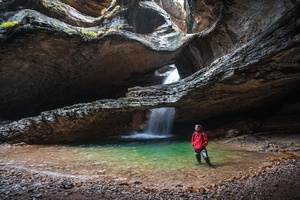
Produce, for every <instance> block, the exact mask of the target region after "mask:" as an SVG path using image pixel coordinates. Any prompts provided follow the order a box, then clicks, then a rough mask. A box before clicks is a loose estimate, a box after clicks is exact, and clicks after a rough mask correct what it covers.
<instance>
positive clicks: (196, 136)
mask: <svg viewBox="0 0 300 200" xmlns="http://www.w3.org/2000/svg"><path fill="white" fill-rule="evenodd" d="M192 145H193V147H194V150H198V149H200V150H202V149H205V147H206V146H207V145H208V138H207V135H206V133H204V132H201V133H198V132H197V131H195V132H194V133H193V136H192Z"/></svg>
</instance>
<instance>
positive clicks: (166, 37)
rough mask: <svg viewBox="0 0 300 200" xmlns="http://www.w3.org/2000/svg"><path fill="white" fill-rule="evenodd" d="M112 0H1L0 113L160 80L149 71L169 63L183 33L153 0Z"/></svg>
mask: <svg viewBox="0 0 300 200" xmlns="http://www.w3.org/2000/svg"><path fill="white" fill-rule="evenodd" d="M82 2H85V1H82ZM68 3H69V4H68ZM110 3H112V2H111V1H87V2H86V4H84V6H83V5H82V4H83V3H80V2H78V1H47V0H45V1H44V0H33V1H17V0H14V1H3V3H2V4H1V13H2V14H1V15H0V21H1V22H4V24H3V26H1V29H0V42H1V47H0V48H1V51H0V52H1V53H0V69H1V74H0V81H1V94H0V99H1V104H0V110H1V116H0V118H4V119H17V118H20V117H26V116H32V115H36V114H39V113H40V112H41V111H45V110H49V109H53V108H59V107H62V106H65V105H72V104H74V103H79V102H90V101H93V100H96V99H101V98H118V97H120V96H124V94H125V92H126V91H127V88H128V87H133V86H136V85H140V86H146V85H151V84H159V83H161V80H162V78H161V77H155V76H154V75H153V74H154V71H155V70H156V69H158V68H159V67H162V66H164V65H166V64H170V63H173V62H174V60H175V57H176V55H177V54H178V52H179V49H178V47H179V45H180V43H181V38H182V36H181V33H180V32H177V31H175V29H174V27H173V26H172V24H171V22H170V20H169V17H168V14H167V12H165V11H164V10H163V9H161V8H160V7H159V6H158V5H157V4H156V3H154V2H152V1H144V2H138V1H134V2H131V1H128V2H126V1H117V2H115V3H112V5H111V6H110ZM105 6H107V7H105ZM90 7H93V9H91V8H90ZM75 8H77V9H79V10H76V9H75ZM104 8H105V9H106V11H105V12H104V11H103V12H104V13H103V14H102V15H101V10H103V9H104ZM96 11H97V12H98V15H97V16H96V14H97V12H96ZM13 22H17V24H15V26H13V27H8V28H6V27H5V23H7V24H9V23H13ZM169 41H171V42H172V41H174V42H173V43H174V44H173V45H172V44H171V42H169Z"/></svg>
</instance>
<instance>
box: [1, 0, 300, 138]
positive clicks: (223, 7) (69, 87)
mask: <svg viewBox="0 0 300 200" xmlns="http://www.w3.org/2000/svg"><path fill="white" fill-rule="evenodd" d="M76 2H77V1H76ZM97 2H98V3H99V2H100V3H99V4H97V5H98V6H99V10H100V9H101V10H102V12H103V15H101V16H100V17H97V16H96V15H97V12H96V11H95V10H90V9H89V6H87V7H81V8H79V7H80V3H70V2H68V1H56V3H59V4H58V5H60V6H57V5H56V6H53V2H52V1H51V2H50V1H31V3H29V1H28V2H27V3H23V1H17V0H15V1H3V4H2V10H1V11H4V10H5V12H3V14H1V15H0V17H1V21H9V22H13V21H16V20H17V21H18V24H17V25H14V27H13V28H9V29H7V28H6V29H5V28H3V26H2V28H1V29H0V38H1V51H0V69H1V71H0V77H1V78H0V81H1V84H0V85H1V91H3V92H1V94H0V95H1V96H0V101H1V104H0V106H1V108H0V110H1V115H2V116H1V117H2V118H7V119H9V117H11V118H19V117H20V116H32V115H33V114H36V113H39V112H41V111H44V112H41V113H40V114H39V115H38V116H36V117H27V118H23V119H20V120H16V121H14V122H11V123H4V122H3V123H2V125H1V126H0V141H9V142H21V141H24V142H27V143H58V142H69V141H74V140H79V139H85V138H101V137H107V136H111V135H118V134H124V133H125V134H126V133H128V134H129V133H130V132H132V131H134V130H139V129H141V124H143V123H144V122H145V120H146V119H147V113H148V111H149V109H152V108H156V107H164V106H172V107H175V109H176V118H175V130H178V132H182V131H184V127H190V125H191V124H194V123H202V124H203V125H204V127H205V128H206V129H208V132H209V133H210V135H212V136H213V135H215V136H225V135H228V133H229V132H230V130H234V133H235V135H237V134H243V133H253V132H263V131H271V132H278V131H279V132H281V133H284V132H293V131H297V130H299V128H300V123H299V121H300V115H299V112H300V106H299V105H300V103H299V102H300V95H299V82H300V66H299V65H300V55H299V52H300V51H299V50H300V34H299V33H300V31H299V30H300V23H299V22H300V13H299V10H300V2H298V1H276V2H273V1H272V2H271V1H268V0H264V1H260V2H255V3H253V2H249V1H245V0H236V1H206V0H197V1H188V2H189V4H188V5H189V12H186V11H188V10H187V7H186V8H185V10H184V9H183V11H182V13H181V12H179V10H178V8H175V7H174V8H173V9H171V8H169V7H171V6H170V5H172V3H174V2H175V1H171V0H170V1H164V3H163V4H162V3H161V1H116V2H115V3H113V4H112V5H111V6H109V7H108V8H106V6H107V5H108V4H109V3H111V2H108V1H105V4H104V3H103V2H104V1H103V2H102V1H92V0H91V1H87V4H86V5H93V4H95V3H97ZM101 2H102V3H101ZM176 2H177V1H176ZM66 5H69V6H66ZM16 8H18V9H16ZM54 8H55V9H54ZM58 8H59V9H58ZM94 8H96V6H94ZM167 8H168V9H167ZM7 10H9V12H8V11H7ZM78 10H80V12H79V11H78ZM74 12H77V14H74ZM145 13H146V16H145V15H144V14H145ZM83 15H84V17H83ZM87 15H88V16H87ZM183 15H186V16H185V17H184V16H183ZM78 16H81V17H78ZM147 16H150V17H149V18H148V17H147ZM76 17H77V18H76ZM175 18H176V19H177V20H174V19H175ZM185 21H186V24H185V23H184V22H185ZM189 23H192V24H193V26H192V27H191V26H189V25H190V24H189ZM185 31H187V32H190V33H193V34H184V32H185ZM95 34H96V35H95ZM167 64H175V65H176V67H177V69H178V71H179V73H180V76H181V78H182V79H181V80H180V81H179V82H176V83H173V84H168V85H157V83H158V82H160V81H161V78H160V77H155V76H154V75H153V74H154V71H155V70H157V69H159V68H160V67H162V66H164V65H167ZM151 85H152V86H151ZM128 88H129V89H128ZM127 89H128V91H127ZM125 93H126V96H125ZM101 98H102V99H103V100H101ZM104 98H115V99H104ZM97 99H98V100H97ZM99 99H100V100H99ZM79 102H83V103H79ZM65 105H70V106H65ZM50 108H55V109H53V110H49V109H50ZM47 110H49V111H47ZM116 125H118V126H116ZM120 126H122V133H120V132H119V127H120ZM191 127H193V125H192V126H191ZM189 131H191V130H189ZM175 132H176V131H175Z"/></svg>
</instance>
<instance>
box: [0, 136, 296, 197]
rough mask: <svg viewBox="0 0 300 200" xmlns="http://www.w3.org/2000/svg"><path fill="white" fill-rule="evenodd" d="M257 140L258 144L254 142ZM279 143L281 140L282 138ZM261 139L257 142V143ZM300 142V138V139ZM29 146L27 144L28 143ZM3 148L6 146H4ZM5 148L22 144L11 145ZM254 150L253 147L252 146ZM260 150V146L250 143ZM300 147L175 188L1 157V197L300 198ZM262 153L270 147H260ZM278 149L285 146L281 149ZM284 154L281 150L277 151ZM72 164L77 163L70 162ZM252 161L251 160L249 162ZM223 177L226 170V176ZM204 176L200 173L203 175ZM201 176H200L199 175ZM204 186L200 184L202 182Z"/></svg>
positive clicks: (240, 141) (235, 141)
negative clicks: (51, 170) (38, 167)
mask: <svg viewBox="0 0 300 200" xmlns="http://www.w3.org/2000/svg"><path fill="white" fill-rule="evenodd" d="M262 138H264V141H263V142H260V143H259V144H263V143H274V142H278V141H277V139H278V138H276V137H274V138H273V137H265V136H263V135H256V136H255V137H253V136H244V138H240V137H237V138H236V137H233V138H224V139H219V142H221V143H229V144H230V145H238V146H239V145H243V147H245V148H246V149H248V147H250V146H252V145H253V144H254V143H255V142H254V141H262ZM253 142H254V143H253ZM285 142H295V143H296V142H299V136H295V135H290V136H285V138H284V139H283V141H282V142H281V143H285ZM279 143H280V142H279ZM255 144H257V143H255ZM297 144H299V143H297ZM23 145H24V144H23ZM1 148H3V146H2V147H1ZM6 148H19V147H14V146H11V145H8V146H7V147H6ZM248 150H249V149H248ZM251 150H253V151H257V150H258V148H251ZM299 150H300V147H299V146H297V148H295V146H290V145H287V146H285V149H284V153H283V154H282V153H280V155H281V156H279V157H277V156H276V157H270V158H268V159H267V160H265V162H262V163H260V165H259V166H257V168H254V169H252V171H251V172H249V173H245V174H238V173H236V175H235V176H233V177H231V178H228V179H226V180H221V179H220V180H216V181H215V182H212V183H209V184H207V185H202V186H199V183H198V184H197V185H198V186H194V185H193V183H192V182H191V183H190V185H189V184H187V185H185V184H180V183H179V184H177V185H176V186H175V187H166V186H163V185H162V186H155V187H154V186H153V185H152V183H150V182H149V183H141V182H140V181H129V182H126V181H122V180H121V181H120V180H119V181H116V179H113V178H105V179H103V178H97V179H95V178H91V177H90V178H89V177H86V178H84V177H82V176H81V177H76V176H73V177H71V176H69V177H68V176H65V175H62V174H61V175H59V174H56V175H54V174H48V175H47V174H45V173H39V172H38V171H35V172H33V171H28V170H25V169H20V168H14V167H8V166H9V164H8V163H5V162H3V161H1V160H0V198H2V199H299V197H300V192H299V190H298V188H299V186H300V185H299V181H298V180H299V177H300V171H299V164H300V157H299ZM259 151H261V152H262V153H263V152H265V151H268V150H259ZM276 151H282V149H281V148H276ZM278 155H279V154H278ZM70 165H72V164H70ZM245 166H247V163H245ZM221 176H222V175H221ZM199 178H200V177H199ZM200 179H201V178H200ZM200 185H201V184H200Z"/></svg>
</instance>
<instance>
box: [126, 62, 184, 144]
mask: <svg viewBox="0 0 300 200" xmlns="http://www.w3.org/2000/svg"><path fill="white" fill-rule="evenodd" d="M171 67H173V68H174V69H173V70H172V71H171V72H170V74H169V75H168V76H167V77H166V78H165V79H164V80H163V84H170V83H173V82H176V81H178V80H179V79H180V77H179V74H178V71H177V69H176V67H175V66H174V65H173V66H171ZM174 114H175V108H172V107H171V108H170V107H169V108H155V109H152V111H151V115H150V119H149V122H148V126H147V128H146V130H145V131H144V133H134V134H132V135H129V136H122V138H125V139H126V138H127V139H138V138H141V139H147V138H148V139H152V138H167V137H170V136H171V134H170V132H171V129H172V125H173V118H174Z"/></svg>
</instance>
